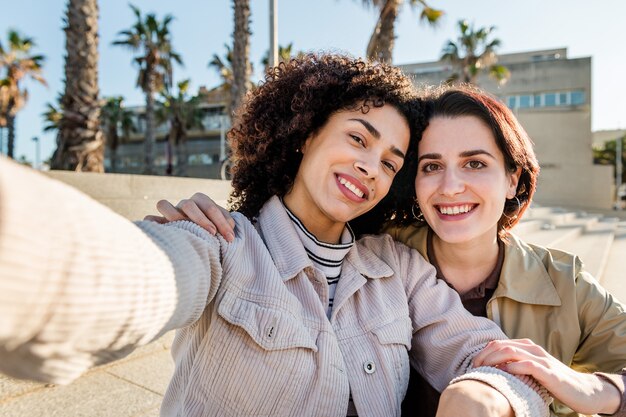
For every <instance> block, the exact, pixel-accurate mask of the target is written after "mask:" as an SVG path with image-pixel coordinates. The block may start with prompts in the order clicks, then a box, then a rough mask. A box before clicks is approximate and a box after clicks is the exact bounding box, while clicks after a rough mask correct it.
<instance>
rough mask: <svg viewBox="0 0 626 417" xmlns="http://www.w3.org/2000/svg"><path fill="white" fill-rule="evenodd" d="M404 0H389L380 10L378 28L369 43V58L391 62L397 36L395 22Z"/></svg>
mask: <svg viewBox="0 0 626 417" xmlns="http://www.w3.org/2000/svg"><path fill="white" fill-rule="evenodd" d="M401 5H402V0H387V1H386V2H385V4H384V5H383V7H382V8H381V10H380V15H379V17H378V22H377V23H376V28H375V29H374V32H373V33H372V36H371V37H370V40H369V43H368V44H367V53H366V54H367V58H368V59H369V60H370V61H378V62H384V63H388V64H391V62H392V58H393V45H394V41H395V38H396V34H395V24H396V18H397V17H398V10H399V9H400V6H401Z"/></svg>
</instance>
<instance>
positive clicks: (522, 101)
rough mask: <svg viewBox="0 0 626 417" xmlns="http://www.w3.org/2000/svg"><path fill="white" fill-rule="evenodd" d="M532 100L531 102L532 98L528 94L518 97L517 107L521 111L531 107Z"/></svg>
mask: <svg viewBox="0 0 626 417" xmlns="http://www.w3.org/2000/svg"><path fill="white" fill-rule="evenodd" d="M532 100H533V96H531V95H528V94H526V95H521V96H519V107H520V108H522V109H525V108H528V107H531V106H532Z"/></svg>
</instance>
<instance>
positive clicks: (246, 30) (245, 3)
mask: <svg viewBox="0 0 626 417" xmlns="http://www.w3.org/2000/svg"><path fill="white" fill-rule="evenodd" d="M233 9H234V13H235V29H234V32H233V62H232V67H233V85H232V87H231V90H230V112H231V116H232V115H233V114H235V112H236V111H237V109H238V108H239V106H240V105H241V102H242V100H243V97H244V96H245V94H246V92H247V91H248V85H249V79H250V73H251V72H252V71H251V66H250V2H249V0H233Z"/></svg>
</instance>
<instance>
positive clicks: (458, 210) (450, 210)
mask: <svg viewBox="0 0 626 417" xmlns="http://www.w3.org/2000/svg"><path fill="white" fill-rule="evenodd" d="M472 208H473V207H472V206H471V205H469V204H465V205H462V206H454V207H439V212H440V213H441V214H447V215H452V216H454V215H456V214H463V213H467V212H468V211H470V210H471V209H472Z"/></svg>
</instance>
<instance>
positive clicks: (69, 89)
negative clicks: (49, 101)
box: [54, 0, 104, 172]
mask: <svg viewBox="0 0 626 417" xmlns="http://www.w3.org/2000/svg"><path fill="white" fill-rule="evenodd" d="M65 35H66V41H65V49H66V54H67V55H66V56H65V92H64V94H63V97H62V99H61V107H62V108H63V118H62V119H61V121H60V123H59V134H60V140H59V146H60V147H61V148H60V149H59V150H58V152H56V155H55V162H54V165H55V168H61V169H72V170H75V171H91V172H104V136H103V134H102V131H101V130H100V102H99V95H100V89H99V87H98V58H99V57H98V3H97V1H96V0H69V2H68V6H67V16H66V27H65Z"/></svg>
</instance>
